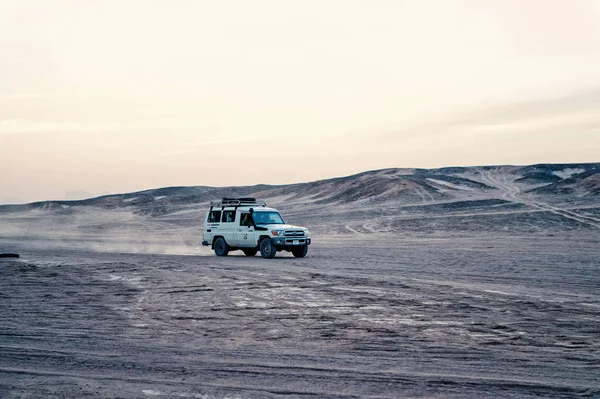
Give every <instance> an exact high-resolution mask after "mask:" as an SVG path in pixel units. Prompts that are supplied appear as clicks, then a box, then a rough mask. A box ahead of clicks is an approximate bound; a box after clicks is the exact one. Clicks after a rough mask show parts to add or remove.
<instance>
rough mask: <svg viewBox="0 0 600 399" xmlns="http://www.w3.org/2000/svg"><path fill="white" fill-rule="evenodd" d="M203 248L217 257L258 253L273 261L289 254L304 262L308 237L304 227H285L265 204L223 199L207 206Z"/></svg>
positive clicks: (308, 241) (238, 199)
mask: <svg viewBox="0 0 600 399" xmlns="http://www.w3.org/2000/svg"><path fill="white" fill-rule="evenodd" d="M202 245H205V246H209V245H210V246H211V248H212V249H213V250H214V251H215V254H216V255H217V256H227V254H228V253H229V251H235V250H242V251H243V252H244V254H245V255H246V256H254V255H256V253H257V252H258V251H260V254H261V256H262V257H263V258H273V257H275V255H276V254H277V252H279V251H290V252H291V253H292V254H294V256H295V257H297V258H303V257H305V256H306V254H307V253H308V246H309V245H310V236H309V234H308V230H307V229H305V228H304V227H298V226H292V225H289V224H285V222H284V221H283V218H282V217H281V215H280V214H279V212H278V211H277V210H276V209H273V208H268V207H267V204H266V203H265V202H264V201H257V200H256V199H255V198H223V199H222V200H221V201H217V202H211V203H210V209H209V211H208V213H207V214H206V219H205V221H204V234H203V241H202Z"/></svg>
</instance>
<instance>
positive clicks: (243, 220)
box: [240, 212, 252, 226]
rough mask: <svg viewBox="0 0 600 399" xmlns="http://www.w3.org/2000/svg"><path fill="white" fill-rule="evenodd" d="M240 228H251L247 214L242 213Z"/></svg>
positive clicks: (250, 220) (249, 217) (250, 221)
mask: <svg viewBox="0 0 600 399" xmlns="http://www.w3.org/2000/svg"><path fill="white" fill-rule="evenodd" d="M240 226H252V219H251V216H250V214H249V213H245V212H244V213H242V217H241V218H240Z"/></svg>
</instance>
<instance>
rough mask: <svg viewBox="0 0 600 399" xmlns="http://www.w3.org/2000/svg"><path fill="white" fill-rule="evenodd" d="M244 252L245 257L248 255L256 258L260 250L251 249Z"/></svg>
mask: <svg viewBox="0 0 600 399" xmlns="http://www.w3.org/2000/svg"><path fill="white" fill-rule="evenodd" d="M242 251H244V255H246V256H254V255H256V253H257V252H258V249H256V248H250V249H242Z"/></svg>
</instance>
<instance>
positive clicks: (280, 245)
mask: <svg viewBox="0 0 600 399" xmlns="http://www.w3.org/2000/svg"><path fill="white" fill-rule="evenodd" d="M271 240H272V241H273V244H274V245H275V247H277V249H288V248H297V247H302V246H305V245H310V243H311V240H310V237H273V238H271Z"/></svg>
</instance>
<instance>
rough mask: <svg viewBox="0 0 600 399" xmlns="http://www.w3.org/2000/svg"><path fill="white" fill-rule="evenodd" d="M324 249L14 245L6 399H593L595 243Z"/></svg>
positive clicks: (416, 241)
mask: <svg viewBox="0 0 600 399" xmlns="http://www.w3.org/2000/svg"><path fill="white" fill-rule="evenodd" d="M350 227H351V226H350ZM351 228H352V227H351ZM314 238H315V245H313V246H312V247H311V249H310V252H309V255H308V257H306V258H304V259H295V258H292V257H289V256H285V255H283V256H279V257H277V258H275V259H273V260H264V259H261V258H260V257H258V256H257V257H255V258H246V257H243V256H229V257H226V258H217V257H215V256H214V255H213V254H212V253H210V252H209V251H208V250H205V249H197V253H196V254H195V255H186V256H184V255H157V254H150V253H148V254H132V253H119V252H113V253H103V252H94V251H87V250H77V249H71V250H69V249H67V248H60V249H57V248H55V249H44V248H43V247H41V246H39V245H32V246H28V244H27V242H25V241H21V242H20V244H19V246H18V247H15V245H16V244H15V243H12V244H11V245H12V246H11V248H12V249H17V250H18V251H19V252H20V253H21V255H22V258H21V259H20V260H19V261H15V260H8V259H5V260H0V303H1V305H2V306H0V398H63V397H67V398H70V397H78V398H79V397H94V398H97V397H102V398H104V397H111V398H112V397H122V398H154V397H156V398H179V397H180V398H203V399H212V398H219V399H221V398H240V399H241V398H304V397H315V398H404V397H419V398H421V397H424V398H432V397H433V398H437V397H439V398H482V397H495V398H514V397H519V398H534V397H535V398H539V397H553V398H573V397H583V398H598V397H600V270H599V269H600V261H599V260H600V233H598V230H597V229H593V228H589V229H587V230H585V229H584V230H575V231H572V232H570V233H565V234H559V235H548V234H538V235H531V234H523V235H518V234H514V233H505V234H503V233H501V232H496V233H489V234H469V235H466V236H465V234H462V235H461V236H451V235H449V236H446V237H437V238H431V237H430V238H427V237H422V238H410V237H394V235H393V234H380V235H360V234H352V235H349V236H347V237H344V236H337V238H332V239H330V240H328V241H326V240H325V239H324V237H314ZM240 254H241V253H240ZM234 255H235V253H234Z"/></svg>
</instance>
